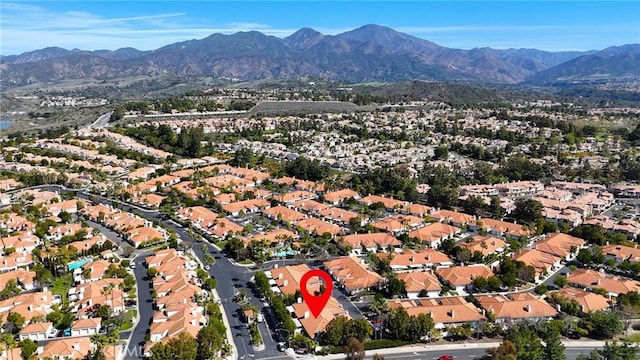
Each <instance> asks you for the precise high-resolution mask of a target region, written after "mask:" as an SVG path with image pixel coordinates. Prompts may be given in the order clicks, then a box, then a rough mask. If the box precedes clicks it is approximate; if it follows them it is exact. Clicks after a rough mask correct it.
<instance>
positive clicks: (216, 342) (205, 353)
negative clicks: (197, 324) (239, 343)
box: [196, 314, 226, 360]
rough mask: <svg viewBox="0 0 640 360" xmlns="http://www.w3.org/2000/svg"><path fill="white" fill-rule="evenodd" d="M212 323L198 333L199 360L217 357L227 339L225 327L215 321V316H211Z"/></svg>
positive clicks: (197, 357)
mask: <svg viewBox="0 0 640 360" xmlns="http://www.w3.org/2000/svg"><path fill="white" fill-rule="evenodd" d="M209 318H210V319H212V321H210V322H209V324H208V325H207V326H205V327H203V328H201V329H200V331H198V335H197V336H196V341H197V343H198V352H197V356H196V359H197V360H208V359H212V358H214V357H215V355H216V354H217V353H218V352H219V351H220V350H221V349H222V344H223V343H224V338H225V336H226V335H225V331H226V329H225V326H224V325H223V324H222V323H221V321H220V320H218V319H215V320H213V316H212V315H211V314H210V316H209Z"/></svg>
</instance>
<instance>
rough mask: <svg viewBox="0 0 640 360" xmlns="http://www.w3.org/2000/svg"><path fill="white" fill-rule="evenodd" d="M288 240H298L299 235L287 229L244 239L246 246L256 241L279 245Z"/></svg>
mask: <svg viewBox="0 0 640 360" xmlns="http://www.w3.org/2000/svg"><path fill="white" fill-rule="evenodd" d="M286 238H290V239H292V240H293V239H297V238H298V234H296V233H294V232H293V231H289V230H287V229H275V230H272V231H269V232H268V233H266V234H256V235H252V236H250V237H247V238H244V242H245V246H246V244H249V243H250V242H251V241H252V240H255V241H263V240H264V241H266V242H267V243H269V244H272V243H279V242H281V241H282V240H283V239H286Z"/></svg>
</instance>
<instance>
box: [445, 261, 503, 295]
mask: <svg viewBox="0 0 640 360" xmlns="http://www.w3.org/2000/svg"><path fill="white" fill-rule="evenodd" d="M436 274H438V277H439V278H440V280H442V283H443V284H447V285H448V286H449V288H450V289H452V290H454V291H456V292H457V293H458V294H464V293H466V292H473V280H475V279H477V278H479V277H483V278H485V279H487V278H490V277H492V276H494V274H493V270H491V269H490V268H489V267H488V266H486V265H484V264H480V265H469V266H452V267H448V268H440V269H437V270H436Z"/></svg>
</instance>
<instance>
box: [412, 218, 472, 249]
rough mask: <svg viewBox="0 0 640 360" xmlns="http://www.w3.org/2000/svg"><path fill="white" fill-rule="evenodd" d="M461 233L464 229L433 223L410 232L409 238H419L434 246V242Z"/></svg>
mask: <svg viewBox="0 0 640 360" xmlns="http://www.w3.org/2000/svg"><path fill="white" fill-rule="evenodd" d="M461 231H462V229H460V228H458V227H455V226H451V225H449V224H444V223H432V224H429V225H427V226H424V227H421V228H419V229H416V230H413V231H411V232H409V237H410V238H417V239H418V240H420V241H422V242H424V243H427V244H433V243H434V242H437V241H440V240H442V239H444V238H446V237H449V236H452V235H454V234H457V233H459V232H461Z"/></svg>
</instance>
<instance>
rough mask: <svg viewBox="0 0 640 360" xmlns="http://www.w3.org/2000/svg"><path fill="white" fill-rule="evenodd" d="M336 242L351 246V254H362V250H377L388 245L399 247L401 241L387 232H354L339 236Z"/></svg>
mask: <svg viewBox="0 0 640 360" xmlns="http://www.w3.org/2000/svg"><path fill="white" fill-rule="evenodd" d="M337 242H338V244H342V246H346V247H350V248H351V255H356V256H358V255H362V254H363V252H367V251H370V252H378V251H379V250H386V249H389V247H394V248H397V247H401V246H402V242H401V241H400V240H398V239H396V237H395V236H393V235H391V234H389V233H373V234H355V235H347V236H344V237H339V238H338V240H337Z"/></svg>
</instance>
